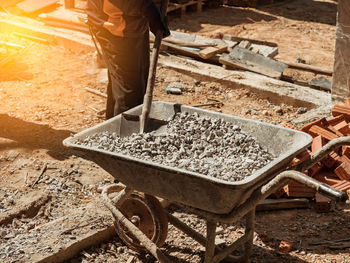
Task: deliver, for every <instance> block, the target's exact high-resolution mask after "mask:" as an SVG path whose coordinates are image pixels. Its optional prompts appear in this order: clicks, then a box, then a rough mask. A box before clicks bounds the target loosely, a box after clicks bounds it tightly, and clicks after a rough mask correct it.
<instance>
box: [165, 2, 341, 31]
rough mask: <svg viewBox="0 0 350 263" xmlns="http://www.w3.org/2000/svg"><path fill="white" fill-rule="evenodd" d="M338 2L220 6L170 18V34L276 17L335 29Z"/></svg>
mask: <svg viewBox="0 0 350 263" xmlns="http://www.w3.org/2000/svg"><path fill="white" fill-rule="evenodd" d="M336 15H337V2H336V1H329V2H324V1H323V2H321V1H315V0H294V1H285V3H284V2H283V1H282V2H278V4H276V5H267V6H264V5H262V6H259V7H258V8H257V9H254V8H242V7H233V6H223V7H219V8H215V9H206V10H204V11H203V12H197V13H187V14H186V15H183V16H182V17H181V18H170V27H171V29H172V30H183V31H189V32H198V31H200V30H201V29H203V24H206V25H208V24H209V25H213V27H214V26H227V27H232V26H237V25H241V24H251V23H258V22H269V21H273V20H277V16H282V17H285V18H288V19H292V20H297V21H306V22H310V21H311V22H316V23H322V24H329V25H335V24H336Z"/></svg>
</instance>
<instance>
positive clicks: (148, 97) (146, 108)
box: [140, 0, 169, 133]
mask: <svg viewBox="0 0 350 263" xmlns="http://www.w3.org/2000/svg"><path fill="white" fill-rule="evenodd" d="M168 3H169V0H162V3H161V8H160V9H161V10H160V15H161V17H162V19H164V17H165V16H166V12H167V8H168ZM162 36H163V32H162V30H158V31H157V33H156V38H155V41H154V45H153V50H152V57H151V63H150V67H149V73H148V80H147V89H146V93H145V96H144V98H143V106H142V113H141V118H140V133H143V132H144V131H145V129H146V125H147V120H148V115H149V113H150V111H151V104H152V98H153V88H154V82H155V80H156V71H157V63H158V56H159V50H160V45H161V43H162Z"/></svg>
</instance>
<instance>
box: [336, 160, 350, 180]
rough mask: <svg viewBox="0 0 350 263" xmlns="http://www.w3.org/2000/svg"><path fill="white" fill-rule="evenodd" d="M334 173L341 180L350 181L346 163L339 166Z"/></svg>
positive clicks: (349, 171) (349, 168)
mask: <svg viewBox="0 0 350 263" xmlns="http://www.w3.org/2000/svg"><path fill="white" fill-rule="evenodd" d="M334 173H335V174H336V175H337V176H338V177H339V179H342V180H350V164H349V163H347V162H343V163H342V164H341V165H339V166H338V167H337V168H336V169H335V170H334Z"/></svg>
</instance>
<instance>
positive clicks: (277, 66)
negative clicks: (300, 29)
mask: <svg viewBox="0 0 350 263" xmlns="http://www.w3.org/2000/svg"><path fill="white" fill-rule="evenodd" d="M219 62H220V63H222V64H224V65H227V66H231V67H233V68H239V69H244V70H248V71H252V72H256V73H259V74H262V75H265V76H269V77H271V78H275V79H280V78H281V76H282V73H283V71H284V70H285V69H286V68H287V66H286V65H285V64H283V63H280V62H277V61H275V60H272V59H270V58H266V57H264V56H263V55H260V54H256V53H254V52H252V51H250V50H247V49H244V48H241V47H238V46H236V47H235V48H234V49H233V50H232V52H231V53H230V54H224V55H222V56H221V58H220V59H219Z"/></svg>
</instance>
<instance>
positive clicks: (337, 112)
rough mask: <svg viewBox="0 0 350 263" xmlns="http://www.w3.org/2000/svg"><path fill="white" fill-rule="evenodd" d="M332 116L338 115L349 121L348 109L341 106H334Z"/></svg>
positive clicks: (349, 111)
mask: <svg viewBox="0 0 350 263" xmlns="http://www.w3.org/2000/svg"><path fill="white" fill-rule="evenodd" d="M332 115H333V116H334V117H335V116H339V115H344V117H345V119H346V120H350V107H347V106H343V105H339V104H337V105H334V107H333V109H332Z"/></svg>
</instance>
